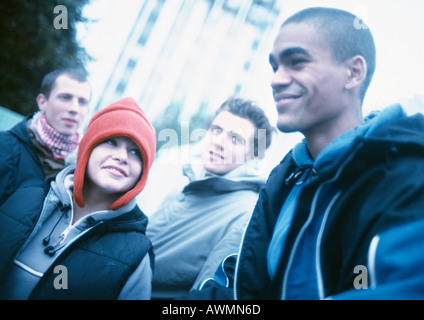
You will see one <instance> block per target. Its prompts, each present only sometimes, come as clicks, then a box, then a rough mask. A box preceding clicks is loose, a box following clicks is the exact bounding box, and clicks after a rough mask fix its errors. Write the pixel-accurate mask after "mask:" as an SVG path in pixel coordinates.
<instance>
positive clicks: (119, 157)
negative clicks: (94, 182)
mask: <svg viewBox="0 0 424 320" xmlns="http://www.w3.org/2000/svg"><path fill="white" fill-rule="evenodd" d="M112 158H113V159H114V160H116V161H118V162H120V163H124V164H126V163H128V151H127V148H126V147H121V146H118V147H117V148H115V149H114V152H113V154H112Z"/></svg>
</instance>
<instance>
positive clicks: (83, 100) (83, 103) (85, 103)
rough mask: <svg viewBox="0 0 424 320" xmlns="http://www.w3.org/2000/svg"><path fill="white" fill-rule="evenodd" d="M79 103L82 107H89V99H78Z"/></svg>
mask: <svg viewBox="0 0 424 320" xmlns="http://www.w3.org/2000/svg"><path fill="white" fill-rule="evenodd" d="M78 102H79V104H80V106H83V107H85V106H88V100H87V99H83V98H81V99H78Z"/></svg>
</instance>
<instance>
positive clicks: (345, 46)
mask: <svg viewBox="0 0 424 320" xmlns="http://www.w3.org/2000/svg"><path fill="white" fill-rule="evenodd" d="M291 23H306V24H311V25H312V26H314V27H315V28H316V30H317V31H318V32H320V33H321V34H322V36H323V39H324V40H326V41H328V44H329V45H330V47H331V48H332V51H333V58H335V60H336V61H338V62H340V63H341V62H344V61H346V60H347V59H349V58H352V57H354V56H356V55H360V56H362V57H363V58H364V59H365V61H366V63H367V74H366V77H365V80H364V83H363V85H362V87H361V91H360V98H361V102H363V100H364V97H365V94H366V92H367V90H368V87H369V85H370V83H371V79H372V77H373V74H374V71H375V66H376V57H375V56H376V49H375V43H374V39H373V36H372V34H371V31H370V30H369V28H368V26H366V25H365V23H363V21H362V20H361V19H360V18H359V17H357V16H355V15H353V14H352V13H350V12H347V11H344V10H340V9H335V8H324V7H314V8H308V9H304V10H301V11H299V12H297V13H295V14H294V15H292V16H291V17H289V18H288V19H287V20H286V21H284V23H283V24H282V25H281V28H282V27H284V26H286V25H288V24H291Z"/></svg>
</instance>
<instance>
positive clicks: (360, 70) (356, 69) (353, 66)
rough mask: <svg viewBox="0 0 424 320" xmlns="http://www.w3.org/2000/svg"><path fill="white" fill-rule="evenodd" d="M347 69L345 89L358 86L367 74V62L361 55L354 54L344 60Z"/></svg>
mask: <svg viewBox="0 0 424 320" xmlns="http://www.w3.org/2000/svg"><path fill="white" fill-rule="evenodd" d="M346 66H347V70H348V74H347V78H346V83H345V89H347V90H350V89H353V88H356V87H357V88H360V87H361V85H362V83H363V82H364V80H365V77H366V75H367V62H366V61H365V59H364V57H362V56H359V55H358V56H354V57H352V58H350V59H349V60H347V61H346Z"/></svg>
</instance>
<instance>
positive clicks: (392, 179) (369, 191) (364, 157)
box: [185, 8, 424, 299]
mask: <svg viewBox="0 0 424 320" xmlns="http://www.w3.org/2000/svg"><path fill="white" fill-rule="evenodd" d="M357 19H359V18H358V17H355V16H354V15H352V14H350V13H348V12H345V11H342V10H338V9H332V8H309V9H305V10H302V11H300V12H298V13H297V14H295V15H293V16H292V17H290V18H289V19H287V20H286V21H285V22H284V23H283V24H282V26H281V29H280V31H279V33H278V35H277V37H276V39H275V42H274V46H273V48H272V51H271V54H270V56H269V61H270V64H271V67H272V69H273V71H274V76H273V78H272V81H271V87H272V91H273V96H274V100H275V103H276V108H277V112H278V120H277V126H278V128H279V130H280V131H282V132H294V131H299V132H301V133H302V134H303V135H304V137H305V139H304V141H303V142H301V143H299V144H298V145H296V146H295V147H294V148H293V149H292V150H291V151H290V152H289V153H288V154H287V155H286V156H285V158H284V159H283V160H282V161H281V163H280V164H279V165H278V166H277V167H276V168H275V169H274V170H273V171H272V172H271V174H270V176H269V179H268V181H267V185H266V187H265V189H264V190H263V191H262V192H261V194H260V196H259V199H258V203H257V205H256V208H255V211H254V213H253V215H252V218H251V220H250V222H249V225H248V227H247V230H246V233H245V235H244V237H243V241H242V243H241V246H240V250H239V253H238V255H237V257H236V258H234V257H233V258H229V259H226V261H225V263H224V264H223V270H218V271H226V270H230V269H231V268H229V267H231V266H232V267H234V269H235V271H234V272H230V273H228V272H227V273H225V272H224V273H220V272H217V275H221V276H222V275H223V274H226V275H227V276H228V278H225V277H216V278H215V280H214V281H213V280H210V281H208V282H206V283H204V284H203V286H202V290H201V291H197V292H195V293H192V294H191V295H189V296H186V297H185V298H192V299H203V298H209V299H211V298H212V299H214V298H217V299H386V298H387V299H422V298H424V277H423V275H422V272H421V271H420V270H422V264H423V263H424V253H423V252H424V251H423V250H422V248H423V246H424V238H423V237H422V230H423V225H424V210H423V209H422V208H423V205H424V180H423V179H422V178H421V177H422V168H423V167H424V135H423V134H422V133H423V132H424V117H423V115H422V114H421V113H420V114H416V115H413V116H407V115H406V113H405V111H404V110H403V109H402V107H401V106H400V105H399V104H395V105H393V106H390V107H388V108H386V109H384V110H383V111H381V112H380V113H374V114H372V115H370V116H369V117H367V118H364V117H363V116H362V102H363V99H364V96H365V93H366V91H367V88H368V85H369V84H370V81H371V78H372V75H373V73H374V69H375V46H374V40H373V37H372V34H371V32H370V30H369V29H368V28H367V27H364V25H363V27H362V28H357V27H355V26H357V23H355V22H356V21H358V20H357ZM232 279H234V280H232Z"/></svg>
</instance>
